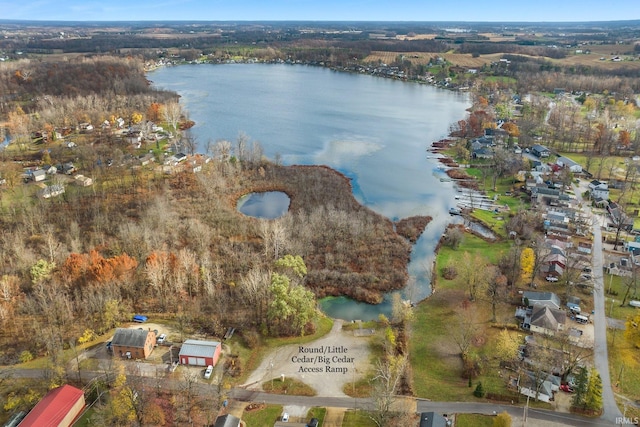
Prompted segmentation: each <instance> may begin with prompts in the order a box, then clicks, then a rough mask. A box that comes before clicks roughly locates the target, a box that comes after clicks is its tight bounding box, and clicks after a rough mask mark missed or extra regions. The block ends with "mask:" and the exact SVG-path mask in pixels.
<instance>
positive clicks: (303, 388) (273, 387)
mask: <svg viewBox="0 0 640 427" xmlns="http://www.w3.org/2000/svg"><path fill="white" fill-rule="evenodd" d="M262 389H263V390H264V391H266V392H267V393H276V394H291V395H294V396H315V395H316V394H317V393H316V391H315V390H314V389H313V388H311V387H309V386H308V385H306V384H305V383H303V382H300V381H297V380H294V379H292V378H285V380H284V381H282V379H281V378H276V379H273V380H271V381H265V382H264V383H262Z"/></svg>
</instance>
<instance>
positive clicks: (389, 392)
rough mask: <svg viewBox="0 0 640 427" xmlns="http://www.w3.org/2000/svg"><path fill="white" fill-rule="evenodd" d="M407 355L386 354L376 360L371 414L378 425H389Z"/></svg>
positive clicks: (381, 426) (382, 426)
mask: <svg viewBox="0 0 640 427" xmlns="http://www.w3.org/2000/svg"><path fill="white" fill-rule="evenodd" d="M407 362H408V356H407V355H402V356H388V357H387V358H386V359H385V360H380V359H379V360H378V361H377V362H376V367H375V373H374V377H373V379H372V382H373V392H372V397H373V403H374V408H375V409H374V413H373V415H372V416H371V419H372V420H373V422H375V423H376V425H377V426H378V427H385V426H387V425H391V424H390V423H391V421H392V413H391V410H392V407H391V406H392V404H393V401H394V399H395V396H396V391H397V390H398V387H399V385H400V381H401V379H402V375H403V373H404V370H405V369H406V366H407Z"/></svg>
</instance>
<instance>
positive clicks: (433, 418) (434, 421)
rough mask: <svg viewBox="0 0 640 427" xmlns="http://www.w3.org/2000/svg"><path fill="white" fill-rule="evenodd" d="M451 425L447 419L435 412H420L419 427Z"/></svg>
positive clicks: (445, 426) (444, 426)
mask: <svg viewBox="0 0 640 427" xmlns="http://www.w3.org/2000/svg"><path fill="white" fill-rule="evenodd" d="M449 425H451V423H448V420H447V419H446V418H445V417H443V416H442V415H440V414H436V413H435V412H421V413H420V427H447V426H449Z"/></svg>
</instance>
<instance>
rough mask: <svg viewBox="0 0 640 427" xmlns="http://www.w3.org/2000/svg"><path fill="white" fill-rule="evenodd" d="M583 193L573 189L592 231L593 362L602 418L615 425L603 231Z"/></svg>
mask: <svg viewBox="0 0 640 427" xmlns="http://www.w3.org/2000/svg"><path fill="white" fill-rule="evenodd" d="M585 190H586V185H585V184H584V183H582V185H581V186H580V187H579V188H577V187H576V186H574V192H575V194H576V197H577V198H578V200H579V201H580V202H581V203H582V205H583V210H584V212H585V213H586V214H588V215H589V216H590V217H591V218H592V228H593V248H592V249H591V252H592V254H593V259H592V264H593V284H594V285H593V305H594V313H593V328H594V342H593V344H594V345H593V347H594V348H593V351H594V355H593V362H594V365H595V367H596V369H597V370H598V372H600V377H601V378H602V403H603V409H604V414H603V415H602V419H603V420H606V421H608V422H610V423H611V424H610V425H615V422H616V418H617V417H622V413H621V412H620V409H619V408H618V405H617V404H616V400H615V397H614V395H613V389H612V388H611V375H610V373H609V357H608V351H607V321H606V317H605V316H606V314H605V302H606V297H605V295H604V277H603V274H604V270H603V269H602V267H603V264H604V255H603V252H602V232H601V229H600V221H598V220H597V218H596V216H595V215H593V213H592V212H591V208H590V207H589V206H588V203H585V202H583V201H582V193H583V192H584V191H585Z"/></svg>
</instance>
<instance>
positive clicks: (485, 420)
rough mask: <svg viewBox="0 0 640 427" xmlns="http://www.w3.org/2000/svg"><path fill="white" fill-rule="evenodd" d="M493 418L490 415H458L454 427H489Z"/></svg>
mask: <svg viewBox="0 0 640 427" xmlns="http://www.w3.org/2000/svg"><path fill="white" fill-rule="evenodd" d="M494 419H495V418H494V417H492V416H490V415H480V414H458V415H456V427H491V426H493V420H494Z"/></svg>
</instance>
